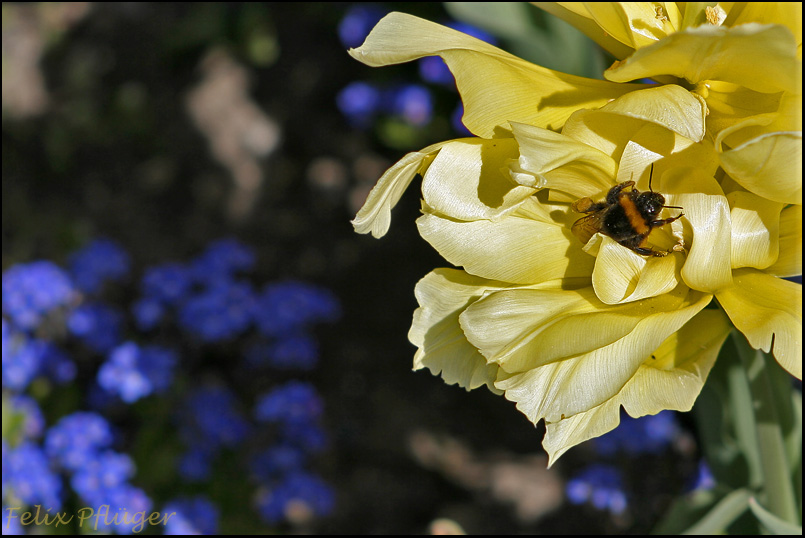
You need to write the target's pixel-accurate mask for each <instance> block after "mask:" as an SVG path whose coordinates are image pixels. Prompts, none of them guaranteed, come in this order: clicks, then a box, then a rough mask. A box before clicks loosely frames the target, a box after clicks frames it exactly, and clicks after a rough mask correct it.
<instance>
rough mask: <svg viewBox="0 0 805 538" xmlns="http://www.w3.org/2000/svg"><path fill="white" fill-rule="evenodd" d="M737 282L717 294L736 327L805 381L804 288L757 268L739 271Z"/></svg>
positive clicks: (753, 345) (736, 273)
mask: <svg viewBox="0 0 805 538" xmlns="http://www.w3.org/2000/svg"><path fill="white" fill-rule="evenodd" d="M734 282H735V285H734V286H731V287H729V288H726V289H723V290H721V291H719V292H718V293H716V298H717V299H718V302H719V303H721V306H722V307H723V308H724V311H725V312H726V313H727V315H728V316H729V317H730V319H731V320H732V323H733V325H735V327H736V328H737V329H738V330H739V331H741V332H742V333H743V334H744V336H746V338H747V340H749V344H750V345H751V346H752V347H753V348H755V349H762V350H763V351H765V352H767V353H768V352H769V350H771V351H772V353H773V354H774V357H775V358H776V359H777V362H779V363H780V365H781V366H782V367H783V368H785V369H786V370H787V371H788V372H789V373H791V374H792V375H794V376H796V377H797V378H798V379H802V286H801V285H800V284H795V283H793V282H789V281H787V280H782V279H779V278H776V277H773V276H771V275H767V274H765V273H761V272H759V271H756V270H754V269H738V270H737V271H735V275H734Z"/></svg>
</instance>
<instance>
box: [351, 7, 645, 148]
mask: <svg viewBox="0 0 805 538" xmlns="http://www.w3.org/2000/svg"><path fill="white" fill-rule="evenodd" d="M414 36H415V37H414ZM349 53H350V54H351V55H352V56H353V57H354V58H355V59H357V60H359V61H361V62H363V63H365V64H367V65H370V66H373V67H377V66H382V65H390V64H397V63H402V62H409V61H411V60H416V59H418V58H422V57H423V56H441V57H442V59H444V61H445V63H447V65H448V67H449V68H450V71H452V73H453V76H455V78H456V85H457V86H458V91H459V93H460V94H461V98H462V101H463V102H464V118H463V122H464V125H466V126H467V128H468V129H469V130H470V131H471V132H472V133H473V134H475V135H478V136H480V137H483V138H492V136H493V134H494V131H495V128H496V127H497V126H499V125H503V124H505V123H506V122H509V121H517V122H521V123H529V124H532V125H538V126H540V127H546V128H549V129H554V130H557V129H559V128H561V126H562V125H563V124H564V123H565V120H566V119H567V117H568V116H569V115H570V114H571V113H572V112H573V111H574V110H576V109H578V108H596V107H599V106H601V105H603V104H604V103H606V102H607V101H608V100H610V99H614V98H615V97H618V96H619V95H623V94H624V93H626V92H629V91H632V90H634V89H636V88H640V87H642V85H620V84H612V83H608V82H606V81H601V80H593V79H587V78H584V77H576V76H573V75H567V74H564V73H559V72H557V71H551V70H550V69H545V68H544V67H539V66H536V65H534V64H531V63H529V62H526V61H525V60H521V59H520V58H517V57H516V56H513V55H511V54H509V53H507V52H504V51H502V50H500V49H498V48H497V47H494V46H492V45H489V44H488V43H484V42H483V41H480V40H478V39H475V38H473V37H470V36H468V35H466V34H463V33H461V32H458V31H455V30H452V29H450V28H446V27H444V26H441V25H439V24H436V23H433V22H430V21H426V20H423V19H420V18H417V17H414V16H412V15H406V14H404V13H390V14H388V15H386V17H384V18H383V19H382V20H381V21H380V22H379V23H377V26H375V28H374V29H373V30H372V32H371V33H370V34H369V36H368V37H367V38H366V41H365V42H364V44H363V45H361V46H360V47H359V48H357V49H352V50H350V51H349Z"/></svg>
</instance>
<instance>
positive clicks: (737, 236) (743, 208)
mask: <svg viewBox="0 0 805 538" xmlns="http://www.w3.org/2000/svg"><path fill="white" fill-rule="evenodd" d="M727 200H729V204H730V207H731V210H730V221H731V222H732V226H731V229H732V239H731V247H732V267H733V268H738V267H755V268H757V269H765V268H766V267H769V266H770V265H772V264H773V263H774V262H776V261H777V254H778V252H779V244H778V241H777V238H778V235H779V233H780V211H782V209H783V204H780V203H778V202H772V201H771V200H767V199H765V198H761V197H760V196H757V195H756V194H752V193H751V192H742V191H736V192H731V193H730V194H729V195H727Z"/></svg>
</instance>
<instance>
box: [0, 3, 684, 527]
mask: <svg viewBox="0 0 805 538" xmlns="http://www.w3.org/2000/svg"><path fill="white" fill-rule="evenodd" d="M49 7H50V11H47V10H46V6H42V5H40V6H38V7H37V6H22V5H11V6H9V5H7V4H4V7H3V9H4V15H3V19H4V22H3V26H4V31H3V33H4V37H3V40H4V45H3V46H4V89H3V98H4V113H3V142H2V144H3V146H2V147H3V191H2V194H3V249H2V253H3V267H4V269H5V268H7V267H8V266H9V265H11V264H13V263H17V262H23V261H29V260H32V259H38V258H47V259H52V260H55V261H59V262H61V261H63V260H64V258H65V256H66V255H67V254H68V253H69V252H70V251H72V250H74V249H75V248H77V247H78V246H80V245H82V244H84V243H85V242H86V241H88V240H89V239H92V238H95V237H99V236H104V237H109V238H112V239H115V240H117V241H119V242H120V243H121V244H123V245H124V246H125V247H126V248H127V249H128V250H129V252H130V253H131V254H132V258H133V259H134V260H136V263H138V264H141V266H142V265H148V264H153V263H158V262H163V261H167V260H182V259H187V258H188V257H189V256H191V255H194V254H198V253H199V252H200V251H201V250H202V249H203V247H204V245H205V244H206V243H207V242H208V241H210V240H212V239H216V238H220V237H228V236H235V237H237V238H239V239H240V240H242V241H243V242H244V243H246V244H249V245H251V246H253V247H255V248H256V249H257V251H258V254H259V268H258V273H259V274H260V275H261V278H262V280H257V281H259V282H266V281H270V280H277V279H281V278H287V277H294V278H299V279H304V280H307V281H310V282H314V283H317V284H320V285H324V286H327V287H329V288H330V289H332V290H333V291H334V292H335V293H336V294H337V295H338V297H339V298H340V299H341V301H342V303H343V317H342V319H341V321H340V322H339V323H338V324H336V325H333V326H328V327H325V328H323V329H322V330H321V331H320V333H319V334H320V338H321V345H322V350H323V351H322V360H321V363H320V367H319V368H318V370H317V371H316V372H315V373H314V374H313V375H312V376H311V379H312V380H313V381H314V382H315V383H316V384H317V386H318V387H319V388H320V390H321V391H322V394H323V395H324V397H325V400H326V406H327V407H326V416H327V424H328V426H329V429H330V432H331V434H332V437H333V447H332V449H331V451H330V452H329V453H328V455H326V456H325V458H324V460H323V465H322V469H321V473H322V475H323V476H324V477H325V478H327V479H328V480H329V481H330V482H331V483H332V484H334V486H335V488H336V489H337V492H338V507H337V509H336V511H335V514H334V515H332V516H330V517H328V518H326V519H325V520H322V521H320V522H318V523H317V524H316V525H315V526H314V527H313V528H311V529H309V530H311V531H314V532H326V533H336V534H341V533H343V534H350V533H358V534H364V533H372V534H385V533H427V532H430V531H431V530H432V529H430V527H429V526H430V525H431V524H432V522H434V521H435V520H438V519H439V518H450V519H452V520H454V521H456V522H457V523H458V524H460V525H461V526H462V527H463V529H464V530H465V531H467V532H468V533H471V534H480V533H496V534H500V533H526V532H528V533H542V534H544V533H551V534H552V533H582V532H584V533H602V532H618V533H624V532H627V533H644V532H645V531H646V530H647V529H649V528H650V527H651V525H652V524H653V523H654V522H656V520H657V518H658V517H659V515H660V514H662V512H663V510H664V509H665V507H667V505H668V502H669V500H670V493H669V492H670V491H673V490H674V489H675V487H674V483H675V482H678V481H679V478H678V477H677V478H674V471H673V467H671V466H669V465H668V464H667V463H662V462H656V461H654V462H643V463H646V464H648V466H650V468H651V469H652V471H651V473H650V475H649V478H648V479H647V480H644V482H643V483H641V485H640V488H641V489H643V491H642V492H641V493H640V494H641V495H645V496H647V497H651V499H652V500H651V503H653V504H652V505H650V506H642V507H640V508H637V507H636V509H635V510H633V511H632V513H631V515H630V516H628V517H627V518H625V519H622V520H615V519H613V518H612V517H611V516H609V515H607V514H605V513H601V512H598V511H596V510H594V509H593V508H591V507H573V506H569V505H564V506H563V505H562V497H563V491H562V482H563V480H564V478H565V477H567V476H568V475H569V473H571V472H572V470H573V469H574V468H577V467H579V466H580V465H583V464H584V463H585V462H586V461H587V460H589V459H590V458H592V457H593V453H592V452H591V451H590V450H589V449H588V448H585V447H584V446H582V447H579V448H576V449H574V450H572V451H571V452H570V453H569V454H567V455H566V456H564V458H563V459H562V460H561V461H560V462H559V464H558V465H556V466H555V467H554V468H552V469H551V470H550V471H546V470H545V465H546V461H547V460H546V458H545V456H544V453H543V452H542V449H541V447H540V442H541V439H542V435H543V433H544V429H543V428H542V427H539V428H535V427H534V426H533V425H532V424H530V423H529V422H528V421H527V420H526V419H525V417H524V416H522V415H521V414H520V413H519V412H517V411H516V409H515V408H514V405H512V404H511V403H509V402H507V401H505V399H504V398H501V397H498V396H494V395H492V394H491V393H489V392H488V391H486V390H485V389H479V390H477V391H474V392H472V393H467V392H465V391H464V390H462V389H459V388H457V387H451V386H447V385H445V384H444V383H443V382H442V381H441V379H439V378H437V377H433V376H431V375H430V374H429V373H428V372H412V371H411V365H412V357H413V354H414V351H415V348H414V346H413V345H411V344H410V343H409V342H408V340H407V332H408V328H409V326H410V322H411V316H412V313H413V310H414V309H415V308H416V301H415V298H414V294H413V290H414V286H415V284H416V282H417V281H418V280H419V279H420V278H422V277H423V276H424V275H425V274H427V273H428V272H429V271H430V270H432V269H433V268H435V267H439V266H444V265H445V263H444V262H443V261H442V260H441V259H440V257H439V256H438V255H437V254H436V252H435V251H434V250H433V249H432V248H431V247H430V246H429V245H428V244H427V243H426V242H425V241H423V240H422V239H421V238H420V237H419V236H418V234H417V231H416V226H415V224H414V221H415V219H416V217H417V216H418V214H419V200H418V196H417V193H416V188H415V187H412V189H411V191H410V192H408V193H406V195H405V196H404V197H403V199H402V201H401V203H400V204H399V205H398V207H397V208H396V209H395V211H394V214H393V215H394V216H393V222H392V226H391V230H390V232H389V233H388V235H387V236H386V237H384V238H382V239H381V240H376V239H374V238H372V237H370V236H362V235H358V234H356V233H354V231H353V230H352V226H351V225H350V222H349V221H350V219H351V218H353V217H354V214H355V211H356V210H357V208H358V207H360V204H361V203H362V200H363V197H364V196H365V195H366V193H367V192H368V188H369V187H371V185H373V183H374V181H376V179H377V178H378V177H379V176H380V174H381V173H382V172H383V171H384V170H385V169H386V168H387V167H388V166H390V165H391V164H393V162H395V161H396V160H397V159H399V158H400V157H402V155H403V154H404V153H406V152H407V151H411V150H416V149H419V148H421V147H424V146H425V145H427V144H430V143H432V142H434V141H437V140H444V139H448V138H456V137H457V136H458V135H456V134H455V133H453V132H451V131H450V128H449V126H448V125H449V122H448V121H446V120H440V122H435V123H434V126H432V127H431V128H429V129H422V130H419V131H417V132H415V133H414V136H413V139H412V143H411V144H410V145H407V147H402V146H403V145H404V144H399V143H398V144H397V145H398V146H400V147H392V146H393V144H389V143H388V140H383V139H382V137H381V136H378V132H377V131H376V130H373V129H364V130H360V129H356V128H353V127H351V126H350V125H349V123H348V121H347V120H346V119H345V118H344V116H343V115H342V114H341V112H340V111H339V110H338V109H337V107H336V104H335V103H336V95H337V94H338V92H339V91H340V90H341V89H342V88H343V87H345V86H346V85H347V84H349V83H350V82H352V81H355V80H368V79H374V80H383V79H389V80H391V79H393V78H395V77H398V78H401V79H405V78H406V77H409V78H414V77H415V76H416V69H415V66H393V67H389V68H384V69H371V68H369V67H366V66H364V65H362V64H360V63H358V62H356V61H354V60H353V59H352V58H350V57H349V56H348V55H347V53H346V51H345V50H344V46H343V45H342V44H341V43H340V42H339V39H338V36H337V31H336V28H337V25H338V23H339V21H340V20H341V17H342V16H343V14H344V12H345V11H346V9H347V8H348V7H349V4H345V3H316V4H310V3H294V4H289V3H277V4H273V3H269V4H226V5H223V4H188V3H176V4H173V3H121V4H91V5H84V4H54V5H50V6H49ZM383 8H384V9H388V10H395V9H396V10H400V11H406V12H409V13H413V14H417V15H420V16H423V17H425V18H429V19H431V20H437V21H439V20H443V19H445V18H446V13H445V12H444V11H443V8H442V7H441V5H440V4H405V5H398V4H384V5H383ZM12 10H13V11H12ZM12 15H13V16H12ZM7 39H8V40H9V41H11V42H13V44H14V46H16V47H26V46H27V47H32V48H33V52H31V53H30V55H33V57H34V59H35V58H36V55H37V51H40V52H39V54H40V56H39V58H40V59H39V62H38V63H37V62H35V61H34V62H33V64H32V65H29V66H27V67H26V66H25V65H18V64H14V63H10V64H7V63H6V60H5V55H6V52H5V50H6V42H7ZM37 39H38V40H39V41H38V45H37ZM32 43H33V44H32ZM37 46H38V47H40V48H39V49H38V48H37ZM260 47H262V48H260ZM255 50H257V51H258V52H254V51H255ZM211 55H212V56H211ZM22 57H25V55H24V54H23V56H22ZM210 58H212V59H210ZM216 58H217V59H218V60H216ZM220 58H225V60H220ZM216 61H219V63H220V62H223V63H224V64H225V65H229V66H230V68H231V66H232V65H235V66H238V67H237V68H232V73H233V74H232V76H233V77H234V79H235V80H236V81H239V83H241V84H243V88H245V89H244V91H243V92H244V93H243V95H244V96H245V97H244V102H245V103H246V104H243V103H241V104H240V105H238V106H246V107H247V108H246V110H247V112H248V106H255V107H257V109H259V110H261V111H262V114H264V115H265V118H267V123H264V124H262V125H263V126H265V125H270V126H273V127H272V128H274V129H275V130H274V131H272V132H271V133H269V134H271V136H276V140H275V142H274V143H273V145H271V144H269V145H270V149H269V150H267V151H264V152H263V154H262V155H257V156H255V155H254V154H253V153H252V154H249V152H248V148H247V150H240V151H242V155H241V156H239V154H238V153H237V152H235V153H234V154H232V155H229V156H228V157H225V158H221V156H220V152H219V153H218V154H216V150H214V149H211V148H212V147H214V146H213V145H212V144H214V143H213V142H211V140H212V138H211V137H210V134H209V132H204V131H203V130H202V129H199V128H198V121H197V120H196V119H194V118H193V116H192V114H191V112H190V111H189V110H190V109H189V105H188V102H189V99H190V97H189V96H190V95H191V94H192V92H193V91H194V89H196V88H198V87H199V85H200V84H201V83H202V81H203V79H204V76H205V69H208V68H209V66H210V65H211V62H212V63H215V62H216ZM7 65H8V68H9V69H10V68H16V69H20V70H22V71H23V73H22V74H21V75H20V76H22V77H23V81H25V80H26V79H25V77H26V76H30V77H31V78H30V79H28V80H27V82H23V83H22V88H21V90H20V89H19V88H18V90H20V91H21V94H22V95H21V96H17V97H16V99H17V100H16V101H15V100H14V99H15V98H14V97H13V95H12V93H10V92H11V90H9V93H8V96H7V91H6V78H7V71H6V69H7ZM15 66H16V67H15ZM36 66H38V68H39V69H40V70H41V71H39V72H40V73H41V76H42V77H43V78H42V80H40V81H37V79H36V71H35V70H34V69H35V68H36ZM205 66H206V67H205ZM244 76H245V78H242V79H241V78H239V77H244ZM37 84H41V85H42V87H43V88H44V89H45V92H46V98H44V99H43V101H42V102H40V103H39V105H37V101H36V91H35V90H36V85H37ZM442 91H443V93H442V94H439V96H437V98H438V99H444V100H445V102H447V101H449V99H455V98H456V97H455V96H453V97H451V94H450V92H448V91H445V90H442ZM31 100H32V101H33V104H31ZM20 103H22V104H20ZM26 103H27V104H26ZM249 103H250V104H249ZM445 110H447V107H445ZM440 113H441V112H440ZM248 115H249V114H248V113H247V114H246V116H247V117H248ZM268 138H269V139H270V138H271V137H270V136H269V137H268ZM227 159H228V160H227ZM244 163H247V164H248V163H253V169H252V170H251V172H250V171H249V169H248V166H247V170H246V171H245V172H238V171H237V170H238V167H239V166H241V165H243V166H246V165H245V164H244ZM249 166H252V165H251V164H250V165H249ZM254 170H257V173H256V174H254ZM239 173H242V174H243V177H246V178H249V177H252V178H254V177H257V181H256V182H255V183H254V184H246V183H243V182H241V183H239V182H238V179H237V177H238V174H239ZM250 174H251V175H250ZM634 465H636V466H639V462H638V463H635V464H634ZM640 468H642V469H645V468H646V467H640ZM642 474H643V476H644V479H645V476H646V474H647V473H645V472H643V473H642ZM649 493H650V495H649ZM643 503H644V505H645V504H648V501H647V500H644V501H643ZM220 530H221V532H223V533H227V532H231V530H232V529H226V528H222V529H220Z"/></svg>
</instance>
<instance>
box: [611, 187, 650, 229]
mask: <svg viewBox="0 0 805 538" xmlns="http://www.w3.org/2000/svg"><path fill="white" fill-rule="evenodd" d="M618 202H619V203H620V205H621V207H622V208H623V211H624V213H626V218H627V219H629V224H631V225H632V228H633V229H634V231H635V232H637V233H638V234H640V235H642V234H646V233H648V232H649V231H651V228H649V227H648V225H647V224H646V219H644V218H643V215H641V214H640V211H639V210H638V209H637V206H636V205H635V204H634V202H633V201H632V199H631V198H629V197H628V196H621V197H620V198H619V200H618Z"/></svg>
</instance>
